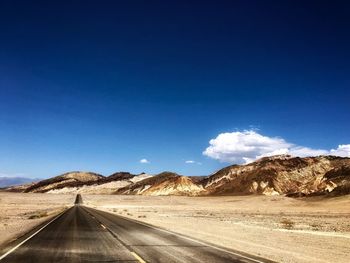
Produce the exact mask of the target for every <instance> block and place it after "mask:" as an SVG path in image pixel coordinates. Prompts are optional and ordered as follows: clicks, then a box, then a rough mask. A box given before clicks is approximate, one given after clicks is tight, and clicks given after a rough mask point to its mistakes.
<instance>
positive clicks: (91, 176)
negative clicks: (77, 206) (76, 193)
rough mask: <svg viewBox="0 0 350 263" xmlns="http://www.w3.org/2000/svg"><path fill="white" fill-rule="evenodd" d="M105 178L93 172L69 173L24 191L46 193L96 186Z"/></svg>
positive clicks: (31, 186) (38, 183) (40, 182)
mask: <svg viewBox="0 0 350 263" xmlns="http://www.w3.org/2000/svg"><path fill="white" fill-rule="evenodd" d="M103 178H104V176H102V175H100V174H96V173H91V172H69V173H65V174H62V175H59V176H56V177H53V178H49V179H46V180H42V181H39V182H37V183H34V184H31V185H30V186H29V187H27V188H26V189H25V190H24V192H27V193H28V192H30V193H44V192H48V191H50V190H53V189H60V188H64V187H78V186H83V185H89V184H94V183H96V182H97V181H99V180H102V179H103Z"/></svg>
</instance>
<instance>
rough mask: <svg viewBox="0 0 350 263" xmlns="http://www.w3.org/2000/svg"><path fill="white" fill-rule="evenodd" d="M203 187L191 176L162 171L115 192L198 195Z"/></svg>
mask: <svg viewBox="0 0 350 263" xmlns="http://www.w3.org/2000/svg"><path fill="white" fill-rule="evenodd" d="M202 191H203V187H202V186H201V185H199V184H196V183H194V182H193V181H192V179H191V178H189V177H186V176H181V175H178V174H176V173H171V172H163V173H160V174H158V175H155V176H152V177H150V178H147V179H144V180H142V181H139V182H136V183H134V184H131V185H129V186H126V187H123V188H120V189H118V190H117V191H116V193H117V194H132V195H189V196H192V195H199V194H200V192H202Z"/></svg>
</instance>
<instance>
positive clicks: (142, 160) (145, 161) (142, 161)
mask: <svg viewBox="0 0 350 263" xmlns="http://www.w3.org/2000/svg"><path fill="white" fill-rule="evenodd" d="M140 163H150V161H148V160H147V159H141V160H140Z"/></svg>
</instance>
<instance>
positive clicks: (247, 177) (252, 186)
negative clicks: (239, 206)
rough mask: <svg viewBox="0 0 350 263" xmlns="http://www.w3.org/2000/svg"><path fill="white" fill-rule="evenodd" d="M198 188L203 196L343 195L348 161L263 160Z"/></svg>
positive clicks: (349, 183)
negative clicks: (203, 193)
mask: <svg viewBox="0 0 350 263" xmlns="http://www.w3.org/2000/svg"><path fill="white" fill-rule="evenodd" d="M202 185H203V187H204V188H205V194H207V195H232V194H264V195H287V196H309V195H322V194H329V193H332V194H333V195H340V194H347V193H349V192H350V191H349V189H350V158H341V157H334V156H320V157H307V158H299V157H291V156H288V155H279V156H273V157H265V158H262V159H260V160H258V161H256V162H253V163H250V164H247V165H232V166H228V167H226V168H224V169H222V170H220V171H218V172H216V173H215V174H213V175H211V176H210V177H209V178H207V179H205V180H203V181H202Z"/></svg>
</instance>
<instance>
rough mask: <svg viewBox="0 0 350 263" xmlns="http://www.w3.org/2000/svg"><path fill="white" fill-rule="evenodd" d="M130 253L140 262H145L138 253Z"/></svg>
mask: <svg viewBox="0 0 350 263" xmlns="http://www.w3.org/2000/svg"><path fill="white" fill-rule="evenodd" d="M131 254H132V255H133V256H134V257H135V258H136V259H137V260H138V261H139V262H140V263H146V261H144V260H143V259H142V258H141V257H140V256H139V255H137V254H136V253H135V252H131Z"/></svg>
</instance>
